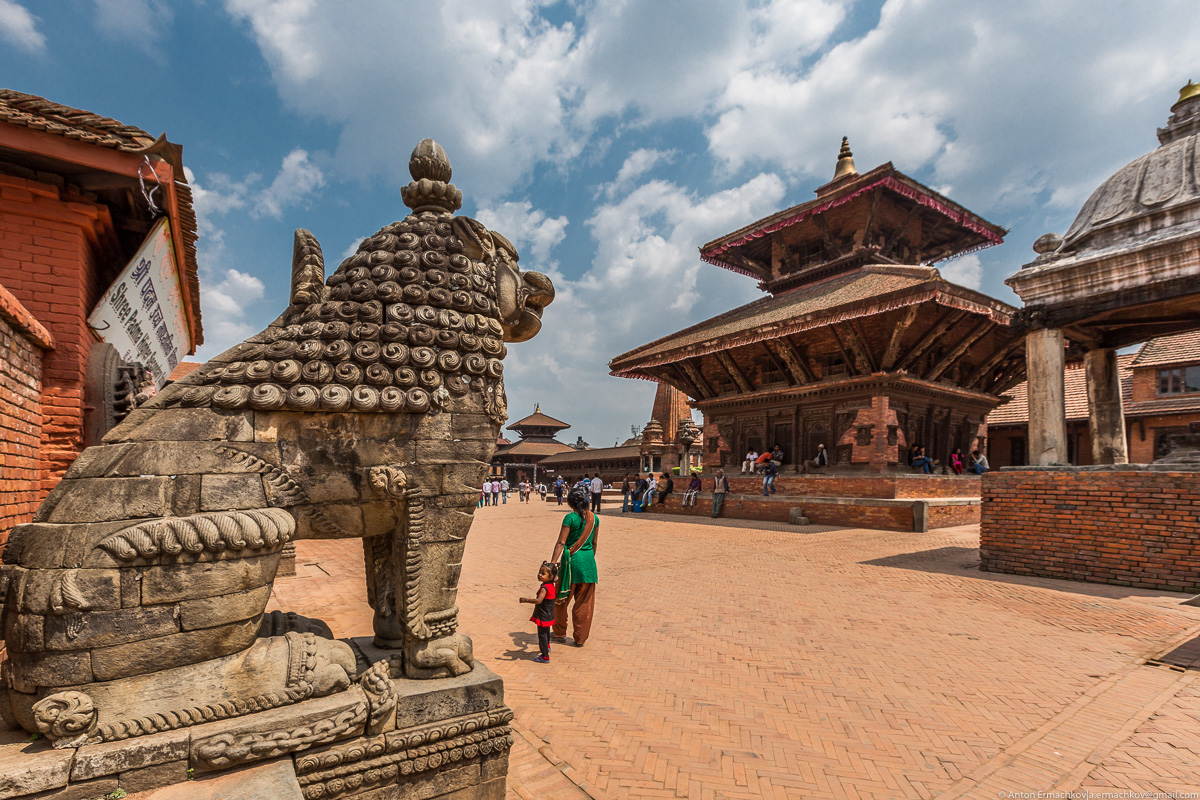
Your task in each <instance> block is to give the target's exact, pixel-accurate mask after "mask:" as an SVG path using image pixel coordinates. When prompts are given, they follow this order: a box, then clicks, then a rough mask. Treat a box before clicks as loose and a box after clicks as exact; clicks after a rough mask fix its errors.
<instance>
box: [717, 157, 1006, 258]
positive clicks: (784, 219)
mask: <svg viewBox="0 0 1200 800" xmlns="http://www.w3.org/2000/svg"><path fill="white" fill-rule="evenodd" d="M874 172H876V170H872V172H871V173H867V175H866V176H864V177H867V176H870V175H871V174H872V173H874ZM848 189H849V187H848ZM877 189H888V190H890V191H892V192H895V193H897V194H899V195H901V196H903V197H907V198H908V199H910V200H913V201H915V202H916V203H919V204H920V205H923V206H925V207H927V208H930V209H933V210H934V211H937V212H938V213H940V214H942V215H943V216H945V217H947V218H948V219H950V220H952V221H953V222H955V223H956V224H958V225H959V226H960V227H962V228H964V229H966V230H969V231H971V232H972V233H974V234H976V235H977V236H980V237H982V239H983V242H982V243H979V244H977V245H973V246H972V249H974V250H978V249H982V248H984V247H991V246H993V245H997V244H1000V243H1001V242H1003V241H1004V236H1003V233H1002V232H1001V231H1002V229H1001V228H998V227H997V226H995V225H993V224H991V223H990V222H987V221H986V220H984V219H983V218H981V217H979V216H977V215H975V214H972V213H971V212H970V211H968V210H967V209H965V208H963V207H962V206H959V205H958V204H957V203H954V202H953V201H951V200H949V199H947V198H945V197H942V196H941V195H940V194H938V193H937V192H934V191H932V190H930V189H928V188H927V187H924V186H923V185H921V184H919V183H917V182H916V181H913V180H912V179H910V178H907V176H905V175H904V174H903V173H901V172H899V171H898V170H895V169H890V168H889V169H887V170H883V171H882V172H881V174H880V175H879V176H878V177H876V178H875V179H874V180H863V181H861V185H859V186H856V187H854V188H853V189H849V190H848V191H846V192H845V193H841V194H838V195H836V196H834V197H829V198H817V199H816V200H810V201H809V202H807V203H802V204H800V205H798V206H793V207H792V208H790V209H787V210H786V211H782V212H779V213H777V214H773V215H772V216H770V217H766V218H764V219H761V220H759V221H758V222H755V223H753V224H751V225H748V226H746V227H744V228H741V229H739V230H737V231H734V232H733V233H731V234H728V235H726V236H724V237H722V238H720V239H715V240H713V241H711V242H709V243H708V244H706V245H704V246H703V247H702V248H700V258H701V260H702V261H705V262H707V263H709V264H713V265H715V266H719V267H724V268H725V269H729V270H733V271H734V272H738V273H741V274H743V275H749V276H751V277H761V276H758V275H755V274H754V273H753V272H751V271H750V270H748V269H746V268H744V267H739V266H737V265H736V264H733V263H731V262H729V261H727V260H725V259H723V258H722V257H721V256H722V255H723V254H724V253H726V252H728V251H730V250H733V249H734V248H737V247H741V246H742V245H745V244H749V243H750V242H752V241H754V240H756V239H761V238H762V237H764V236H767V235H769V234H772V233H775V232H776V231H779V230H782V229H784V228H789V227H791V226H792V225H797V224H799V223H801V222H803V221H804V220H806V219H808V218H810V217H812V216H815V215H817V214H821V213H824V212H825V211H828V210H830V209H832V208H836V207H837V206H840V205H843V204H845V203H848V202H850V201H851V200H853V199H855V198H856V197H859V196H860V195H862V194H865V193H867V192H871V191H875V190H877Z"/></svg>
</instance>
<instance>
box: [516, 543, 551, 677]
mask: <svg viewBox="0 0 1200 800" xmlns="http://www.w3.org/2000/svg"><path fill="white" fill-rule="evenodd" d="M538 583H540V584H541V587H540V588H539V589H538V593H537V597H522V598H521V602H522V603H532V604H533V605H534V606H536V607H535V608H534V609H533V616H532V617H530V618H529V621H530V622H532V623H533V624H534V625H536V626H537V634H538V649H539V650H540V651H541V655H539V656H538V657H537V658H535V659H534V661H536V662H538V663H539V664H549V663H550V629H551V628H552V627H554V596H555V591H554V586H555V584H557V583H558V564H555V563H554V562H552V561H543V562H542V566H541V567H540V568H538Z"/></svg>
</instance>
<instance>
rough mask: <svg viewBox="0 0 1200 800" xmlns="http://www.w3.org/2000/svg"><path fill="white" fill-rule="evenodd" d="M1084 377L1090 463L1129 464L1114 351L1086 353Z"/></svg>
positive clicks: (1104, 350) (1111, 349) (1100, 350)
mask: <svg viewBox="0 0 1200 800" xmlns="http://www.w3.org/2000/svg"><path fill="white" fill-rule="evenodd" d="M1083 363H1084V370H1085V372H1086V376H1087V393H1088V408H1089V412H1088V428H1089V430H1090V431H1091V434H1092V462H1093V463H1095V464H1128V463H1129V450H1128V444H1127V443H1126V439H1125V409H1124V408H1123V407H1122V404H1121V379H1120V377H1119V376H1118V375H1117V351H1116V350H1115V349H1114V348H1111V347H1108V348H1102V349H1097V350H1089V351H1088V352H1087V353H1086V354H1085V355H1084V361H1083Z"/></svg>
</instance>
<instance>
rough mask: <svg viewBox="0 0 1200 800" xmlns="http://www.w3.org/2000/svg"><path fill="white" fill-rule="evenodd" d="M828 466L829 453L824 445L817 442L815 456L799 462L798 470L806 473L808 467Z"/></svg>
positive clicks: (820, 467) (821, 467)
mask: <svg viewBox="0 0 1200 800" xmlns="http://www.w3.org/2000/svg"><path fill="white" fill-rule="evenodd" d="M828 466H829V453H828V452H827V451H826V450H825V445H823V444H819V445H817V454H816V455H815V456H813V457H812V458H809V459H805V460H804V461H802V462H800V471H801V472H803V473H804V474H806V475H807V474H808V471H809V470H810V469H825V467H828Z"/></svg>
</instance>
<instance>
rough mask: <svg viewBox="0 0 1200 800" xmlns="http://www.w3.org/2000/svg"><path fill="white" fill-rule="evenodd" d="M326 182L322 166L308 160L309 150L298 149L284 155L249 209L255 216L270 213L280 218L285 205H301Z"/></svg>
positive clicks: (268, 214) (271, 215)
mask: <svg viewBox="0 0 1200 800" xmlns="http://www.w3.org/2000/svg"><path fill="white" fill-rule="evenodd" d="M324 185H325V175H324V173H322V172H321V168H320V167H318V166H317V165H316V164H314V163H312V162H311V161H309V160H308V153H306V152H305V151H303V150H300V149H299V148H297V149H295V150H293V151H292V152H290V153H288V154H287V155H286V156H284V158H283V166H281V167H280V168H279V174H277V175H276V176H275V180H273V181H271V185H270V186H268V187H267V188H266V189H264V190H263V191H262V192H260V193H259V195H258V198H257V204H256V205H255V207H254V208H253V209H252V210H251V212H250V213H251V215H253V216H255V217H261V216H269V217H274V218H275V219H279V218H281V217H282V216H283V211H284V209H285V208H287V207H288V206H294V205H304V204H306V203H307V201H308V200H311V199H312V194H313V192H314V191H316V190H317V189H320V188H321V187H322V186H324Z"/></svg>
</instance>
